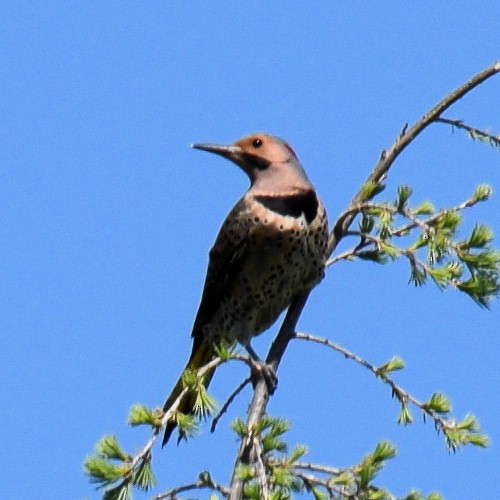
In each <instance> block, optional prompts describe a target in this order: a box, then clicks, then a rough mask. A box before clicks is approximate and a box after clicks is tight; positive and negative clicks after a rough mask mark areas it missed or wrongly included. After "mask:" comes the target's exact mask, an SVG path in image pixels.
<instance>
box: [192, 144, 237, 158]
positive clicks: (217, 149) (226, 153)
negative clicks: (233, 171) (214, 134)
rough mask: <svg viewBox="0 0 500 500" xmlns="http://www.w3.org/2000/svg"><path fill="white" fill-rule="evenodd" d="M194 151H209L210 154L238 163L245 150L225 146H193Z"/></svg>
mask: <svg viewBox="0 0 500 500" xmlns="http://www.w3.org/2000/svg"><path fill="white" fill-rule="evenodd" d="M191 147H192V148H194V149H201V150H202V151H208V152H209V153H215V154H217V155H220V156H223V157H224V158H228V159H230V160H233V161H236V160H237V158H238V157H239V156H241V153H242V152H243V150H242V149H241V148H240V147H239V146H234V145H230V146H223V145H220V144H199V143H198V144H191Z"/></svg>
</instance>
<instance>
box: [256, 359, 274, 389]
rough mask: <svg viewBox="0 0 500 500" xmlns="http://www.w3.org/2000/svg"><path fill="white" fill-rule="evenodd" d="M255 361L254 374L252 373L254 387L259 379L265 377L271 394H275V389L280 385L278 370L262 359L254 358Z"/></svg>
mask: <svg viewBox="0 0 500 500" xmlns="http://www.w3.org/2000/svg"><path fill="white" fill-rule="evenodd" d="M253 361H254V362H253V364H252V375H251V380H252V386H253V388H254V389H255V386H256V385H257V383H258V382H259V380H261V379H264V381H265V383H266V385H267V390H268V391H269V394H270V395H272V394H274V391H275V390H276V387H277V386H278V376H277V375H276V372H275V371H274V370H273V369H272V368H271V367H270V366H269V365H268V364H267V363H265V362H264V361H260V360H253Z"/></svg>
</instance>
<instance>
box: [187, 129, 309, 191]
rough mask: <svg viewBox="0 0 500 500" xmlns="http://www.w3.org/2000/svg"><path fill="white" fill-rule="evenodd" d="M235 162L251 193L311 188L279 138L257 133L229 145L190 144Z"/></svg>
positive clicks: (297, 163)
mask: <svg viewBox="0 0 500 500" xmlns="http://www.w3.org/2000/svg"><path fill="white" fill-rule="evenodd" d="M192 147H193V148H196V149H201V150H203V151H209V152H211V153H215V154H218V155H220V156H223V157H224V158H227V159H228V160H231V161H232V162H234V163H236V165H238V166H239V167H241V169H242V170H243V171H244V172H245V173H246V174H247V175H248V177H249V178H250V183H251V187H252V188H253V189H254V190H266V191H272V192H274V193H276V194H281V193H290V192H293V191H295V190H303V189H308V188H310V187H311V184H310V182H309V179H308V178H307V175H306V173H305V172H304V169H303V168H302V165H301V163H300V161H299V159H298V158H297V155H296V154H295V151H294V150H293V149H292V148H291V146H290V145H289V144H288V143H287V142H286V141H284V140H283V139H280V138H279V137H276V136H273V135H269V134H264V133H256V134H251V135H248V136H246V137H243V138H242V139H239V140H238V141H236V142H235V143H233V144H230V145H227V146H225V145H219V144H193V145H192Z"/></svg>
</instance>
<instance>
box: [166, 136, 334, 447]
mask: <svg viewBox="0 0 500 500" xmlns="http://www.w3.org/2000/svg"><path fill="white" fill-rule="evenodd" d="M192 147H193V148H195V149H200V150H203V151H209V152H211V153H215V154H217V155H220V156H222V157H224V158H227V159H228V160H231V161H232V162H233V163H235V164H236V165H238V166H239V167H240V168H241V169H242V170H243V171H244V172H245V173H246V174H247V175H248V177H249V179H250V187H249V189H248V191H247V192H246V193H245V194H244V195H243V197H242V198H241V199H240V200H239V201H238V202H237V203H236V205H235V206H234V208H233V209H232V210H231V211H230V212H229V215H228V216H227V217H226V220H225V221H224V223H223V224H222V227H221V229H220V231H219V234H218V236H217V239H216V241H215V244H214V246H213V247H212V249H211V250H210V259H209V264H208V270H207V276H206V280H205V286H204V289H203V295H202V299H201V303H200V306H199V309H198V313H197V315H196V319H195V322H194V326H193V331H192V338H193V348H192V351H191V356H190V358H189V361H188V363H187V366H186V370H190V371H195V370H198V369H199V368H200V367H202V366H204V365H205V364H207V363H208V362H210V361H211V360H212V359H213V358H214V356H215V352H214V345H215V346H217V345H218V344H220V343H221V342H227V343H228V344H229V345H234V344H236V343H237V342H239V343H240V344H241V345H243V346H244V347H246V348H248V350H249V352H250V353H251V354H254V353H253V350H251V348H250V341H251V340H252V338H253V337H255V336H256V335H259V334H260V333H262V332H263V331H264V330H266V329H267V328H269V327H270V326H271V325H272V324H273V323H274V322H275V321H276V319H277V318H278V316H279V315H280V314H281V312H282V311H283V310H285V309H286V308H287V307H288V306H289V305H290V303H291V302H292V300H293V298H294V297H295V296H296V295H299V294H301V293H303V292H306V291H308V290H310V289H311V288H312V287H314V286H315V285H316V284H317V283H318V282H319V281H320V280H321V279H322V277H323V275H324V265H325V253H326V248H327V244H328V224H327V217H326V211H325V209H324V207H323V204H322V203H321V200H320V199H319V198H318V196H317V194H316V190H315V189H314V187H313V185H312V184H311V182H310V181H309V179H308V177H307V175H306V173H305V171H304V169H303V168H302V165H301V163H300V161H299V159H298V158H297V155H296V154H295V152H294V150H293V149H292V148H291V147H290V146H289V145H288V144H287V143H286V142H285V141H284V140H282V139H280V138H278V137H275V136H272V135H268V134H263V133H257V134H252V135H249V136H247V137H244V138H243V139H240V140H238V141H236V142H235V143H234V144H231V145H228V146H223V145H216V144H193V145H192ZM212 375H213V370H211V371H209V372H207V373H206V374H205V375H204V378H203V384H204V385H205V387H207V386H208V384H209V382H210V379H211V378H212ZM183 388H184V382H183V378H182V376H181V378H180V379H179V381H178V382H177V384H176V386H175V387H174V389H173V391H172V393H171V394H170V396H169V397H168V399H167V401H166V403H165V405H164V408H163V409H164V411H167V410H169V408H170V407H171V406H172V405H173V403H174V402H175V401H176V399H177V398H178V397H179V395H180V394H181V392H182V390H183ZM196 411H197V408H196V394H195V393H194V391H191V392H188V393H187V394H186V395H185V397H184V398H183V399H182V400H181V402H180V404H179V406H178V408H177V411H176V412H174V414H173V416H172V419H171V420H170V421H169V422H168V424H167V426H166V430H165V436H164V439H163V445H165V443H166V442H167V441H168V439H169V438H170V436H171V434H172V432H173V430H174V429H175V427H176V425H177V418H178V415H179V413H180V414H194V413H196ZM176 415H177V417H176ZM180 437H182V435H181V436H180ZM179 439H180V438H179Z"/></svg>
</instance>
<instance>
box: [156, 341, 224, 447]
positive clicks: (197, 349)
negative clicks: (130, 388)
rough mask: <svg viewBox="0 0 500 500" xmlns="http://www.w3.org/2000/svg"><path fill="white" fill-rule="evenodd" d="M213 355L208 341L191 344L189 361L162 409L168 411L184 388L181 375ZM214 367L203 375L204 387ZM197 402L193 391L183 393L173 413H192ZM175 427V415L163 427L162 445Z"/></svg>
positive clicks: (208, 359) (208, 360)
mask: <svg viewBox="0 0 500 500" xmlns="http://www.w3.org/2000/svg"><path fill="white" fill-rule="evenodd" d="M213 357H214V348H213V345H212V344H211V343H210V342H201V343H199V344H197V343H196V342H195V343H194V345H193V350H192V351H191V356H190V357H189V361H188V362H187V365H186V367H185V368H184V371H183V372H182V374H181V376H180V377H179V380H178V381H177V383H176V384H175V387H174V388H173V390H172V392H171V393H170V396H169V397H168V398H167V401H166V402H165V404H164V405H163V411H168V410H169V409H170V408H171V406H172V405H173V404H174V402H175V401H176V399H177V398H178V397H179V396H180V394H181V392H182V391H183V390H184V387H185V383H184V380H183V375H184V373H185V372H186V370H190V371H193V372H195V371H197V370H199V369H200V368H201V367H202V366H204V365H206V364H207V363H209V362H210V361H211V360H212V358H213ZM214 371H215V368H213V369H211V370H209V371H208V372H207V373H205V374H204V376H203V385H204V386H205V388H207V387H208V385H209V384H210V381H211V380H212V376H213V374H214ZM197 410H199V409H198V408H197V404H196V393H195V391H190V392H188V393H187V394H185V395H184V397H183V398H182V400H181V402H180V404H179V406H178V407H177V409H176V412H175V413H182V414H184V415H194V414H196V413H197ZM176 427H177V419H176V417H175V415H174V416H173V417H172V419H171V420H169V421H168V423H167V426H166V427H165V435H164V436H163V442H162V447H163V446H165V445H166V444H167V442H168V440H169V439H170V436H171V435H172V432H173V431H174V429H175V428H176ZM182 437H183V436H182V435H180V436H179V440H180V439H182Z"/></svg>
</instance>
